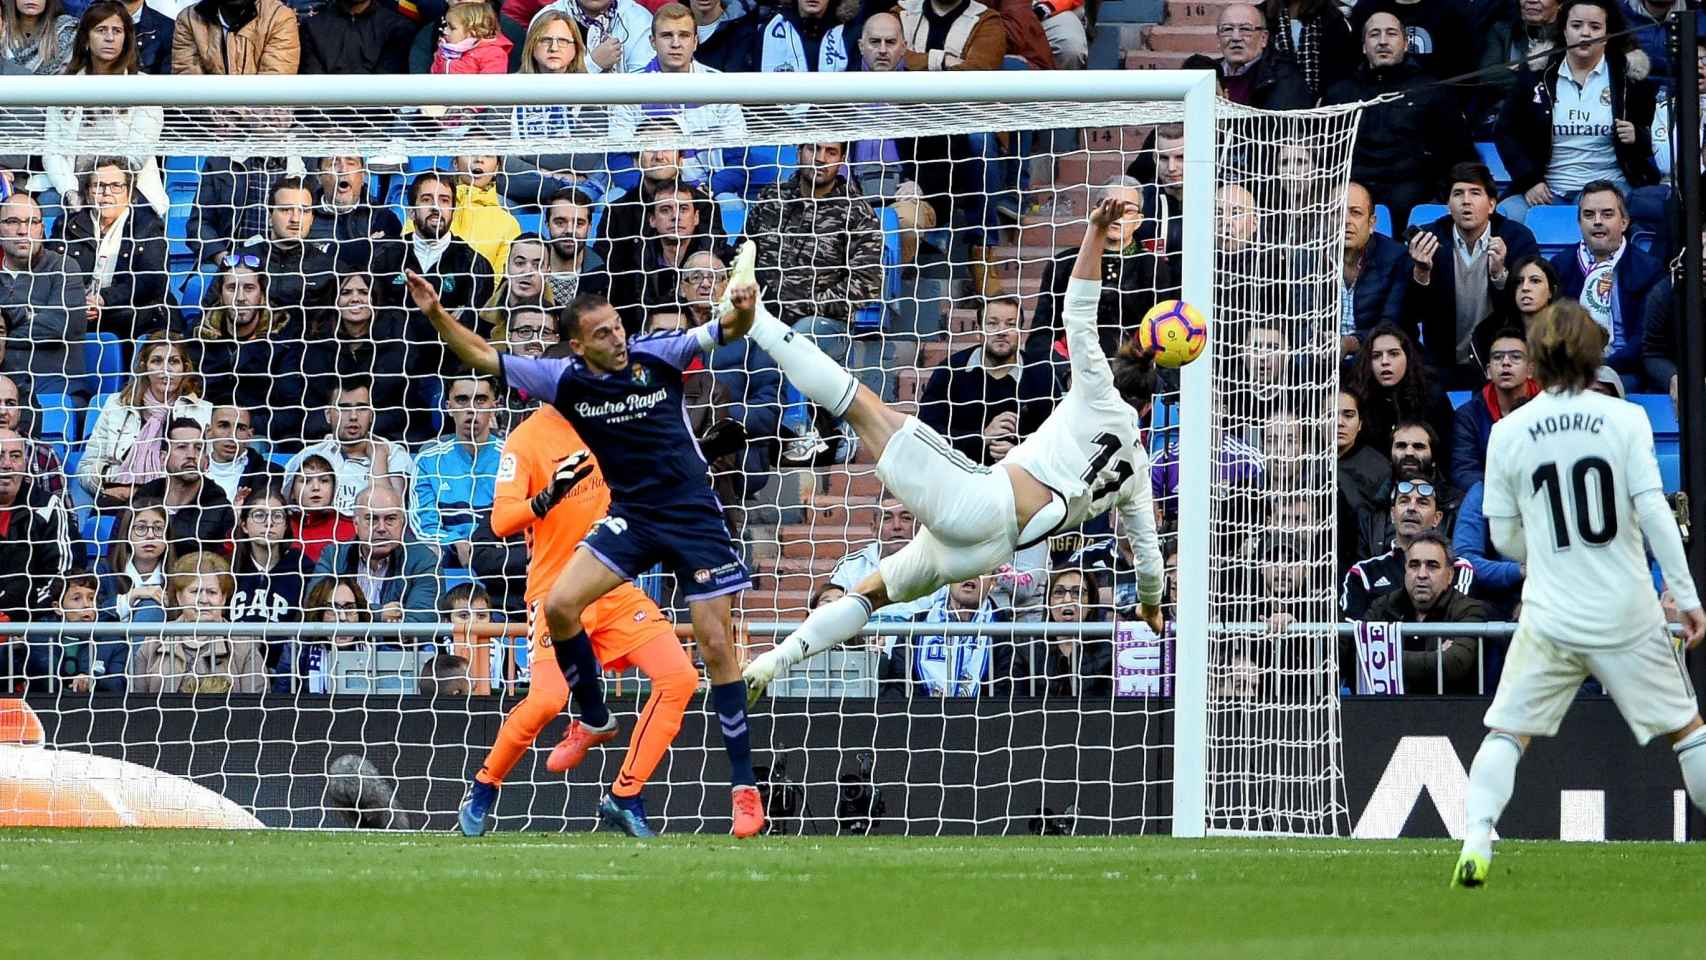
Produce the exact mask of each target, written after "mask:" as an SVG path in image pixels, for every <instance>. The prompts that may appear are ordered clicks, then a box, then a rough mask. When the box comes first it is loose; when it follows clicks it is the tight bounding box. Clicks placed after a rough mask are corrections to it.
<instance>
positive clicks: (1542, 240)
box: [1525, 204, 1582, 257]
mask: <svg viewBox="0 0 1706 960" xmlns="http://www.w3.org/2000/svg"><path fill="white" fill-rule="evenodd" d="M1525 222H1526V223H1527V224H1528V229H1530V230H1533V231H1534V240H1535V242H1536V243H1538V244H1540V252H1541V253H1543V254H1545V255H1546V256H1548V257H1550V256H1552V255H1553V254H1555V253H1559V252H1561V251H1563V250H1566V249H1569V248H1570V247H1573V246H1575V245H1576V244H1578V243H1580V242H1581V240H1582V228H1581V226H1580V225H1579V224H1578V223H1577V221H1576V208H1575V206H1574V205H1573V204H1550V205H1548V206H1544V207H1533V208H1531V209H1530V210H1529V211H1528V220H1527V221H1525Z"/></svg>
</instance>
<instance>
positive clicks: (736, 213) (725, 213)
mask: <svg viewBox="0 0 1706 960" xmlns="http://www.w3.org/2000/svg"><path fill="white" fill-rule="evenodd" d="M717 215H718V216H719V217H720V218H721V219H722V221H723V235H724V236H727V237H741V236H745V235H746V201H744V200H742V199H741V198H740V197H737V196H735V195H733V194H728V195H725V196H720V197H718V198H717Z"/></svg>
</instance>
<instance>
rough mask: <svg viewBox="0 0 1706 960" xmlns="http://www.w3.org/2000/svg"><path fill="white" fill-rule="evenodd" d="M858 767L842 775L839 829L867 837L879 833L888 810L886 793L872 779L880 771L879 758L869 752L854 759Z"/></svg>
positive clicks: (836, 814)
mask: <svg viewBox="0 0 1706 960" xmlns="http://www.w3.org/2000/svg"><path fill="white" fill-rule="evenodd" d="M854 763H855V765H856V767H855V769H853V770H843V771H842V772H841V777H840V782H841V791H840V796H839V798H838V799H837V801H836V804H835V825H836V827H837V828H838V829H839V832H841V833H851V834H854V835H856V836H865V835H867V834H870V833H874V832H875V831H876V829H877V827H878V826H879V825H880V824H881V823H882V819H883V814H884V813H885V812H887V810H888V806H887V804H885V803H884V802H883V793H882V791H881V790H879V789H877V785H876V783H875V782H874V781H873V780H872V777H871V773H872V771H873V769H874V768H875V767H876V757H875V756H873V755H872V754H870V753H869V752H862V753H860V754H858V755H857V756H856V757H854Z"/></svg>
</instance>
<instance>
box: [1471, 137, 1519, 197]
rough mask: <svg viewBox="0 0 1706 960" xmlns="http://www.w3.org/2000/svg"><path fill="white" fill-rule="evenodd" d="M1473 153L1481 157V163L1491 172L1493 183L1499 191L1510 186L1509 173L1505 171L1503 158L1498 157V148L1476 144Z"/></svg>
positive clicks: (1486, 144)
mask: <svg viewBox="0 0 1706 960" xmlns="http://www.w3.org/2000/svg"><path fill="white" fill-rule="evenodd" d="M1475 152H1476V153H1478V154H1480V155H1481V162H1482V163H1484V164H1486V165H1487V169H1488V170H1490V171H1492V174H1493V182H1494V183H1496V184H1498V185H1499V189H1501V190H1502V189H1504V188H1505V187H1508V186H1510V182H1511V173H1510V171H1509V170H1506V169H1505V158H1504V157H1501V156H1499V148H1498V147H1496V146H1494V145H1493V144H1491V143H1477V144H1475Z"/></svg>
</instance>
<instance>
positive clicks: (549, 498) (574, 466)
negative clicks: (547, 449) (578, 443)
mask: <svg viewBox="0 0 1706 960" xmlns="http://www.w3.org/2000/svg"><path fill="white" fill-rule="evenodd" d="M590 473H592V455H591V454H589V453H587V452H586V451H585V450H577V451H575V452H574V453H572V454H569V456H567V457H566V458H564V460H563V462H562V463H560V464H558V465H557V472H556V473H554V474H552V475H551V485H550V486H548V487H546V488H545V489H543V490H541V491H539V493H538V494H537V495H535V496H534V498H533V503H532V506H533V515H534V516H536V517H541V518H542V517H544V516H545V514H547V513H550V512H551V508H552V507H554V506H556V505H557V504H558V503H559V502H561V501H562V499H563V498H564V497H566V496H568V495H569V491H570V490H573V489H574V488H575V484H577V483H580V482H581V481H582V480H585V479H586V478H587V475H588V474H590Z"/></svg>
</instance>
